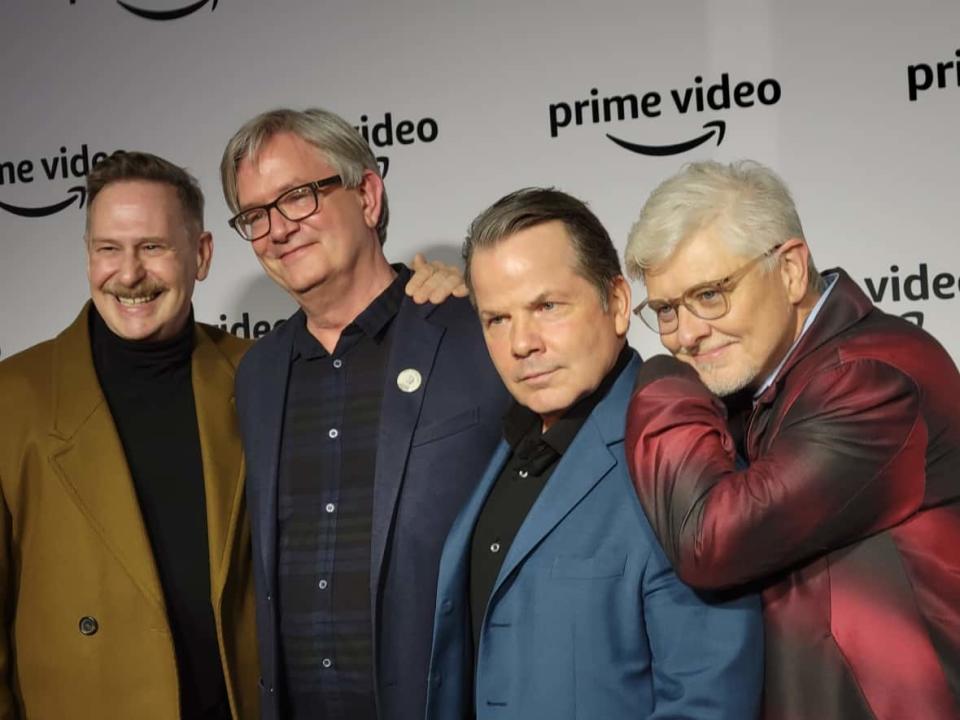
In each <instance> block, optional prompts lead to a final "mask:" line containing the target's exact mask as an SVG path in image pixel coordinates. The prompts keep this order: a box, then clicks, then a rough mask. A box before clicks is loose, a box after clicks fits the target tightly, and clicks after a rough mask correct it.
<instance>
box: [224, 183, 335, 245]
mask: <svg viewBox="0 0 960 720" xmlns="http://www.w3.org/2000/svg"><path fill="white" fill-rule="evenodd" d="M342 184H343V179H342V178H341V177H340V176H339V175H331V176H330V177H325V178H322V179H320V180H314V181H313V182H308V183H307V184H306V185H298V186H297V187H295V188H291V189H289V190H287V191H286V192H285V193H283V194H282V195H281V196H280V197H278V198H277V199H276V200H274V201H273V202H272V203H269V204H267V205H258V206H257V207H252V208H247V209H246V210H243V211H242V212H238V213H237V214H236V215H234V216H233V217H232V218H230V219H229V220H228V221H227V223H228V224H229V225H230V227H232V228H233V229H234V230H236V231H237V234H239V235H240V237H242V238H243V239H244V240H249V241H250V242H253V241H254V240H259V239H260V238H262V237H265V236H267V235H268V234H269V233H270V211H271V210H272V209H273V208H276V209H277V212H278V213H280V214H281V215H283V216H284V217H285V218H286V219H287V220H289V221H290V222H297V221H299V220H303V219H304V218H307V217H310V216H311V215H313V214H314V213H315V212H317V210H319V209H320V198H321V196H322V195H321V193H320V191H321V190H322V189H323V188H329V187H336V186H338V185H342Z"/></svg>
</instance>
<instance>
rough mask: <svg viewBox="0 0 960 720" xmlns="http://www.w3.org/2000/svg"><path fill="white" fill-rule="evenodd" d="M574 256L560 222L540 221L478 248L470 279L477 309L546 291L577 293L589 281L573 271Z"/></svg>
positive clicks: (473, 258) (564, 229)
mask: <svg viewBox="0 0 960 720" xmlns="http://www.w3.org/2000/svg"><path fill="white" fill-rule="evenodd" d="M576 269H577V258H576V253H575V252H574V250H573V245H572V244H571V242H570V236H569V235H568V233H567V229H566V227H565V226H564V225H563V223H562V222H560V221H551V222H547V223H541V224H539V225H535V226H533V227H530V228H526V229H524V230H520V231H519V232H516V233H514V234H513V235H510V236H508V237H506V238H504V239H503V240H500V241H499V242H497V243H496V244H494V245H492V246H490V247H485V248H481V249H478V250H476V251H475V252H474V254H473V257H472V258H471V261H470V279H471V283H472V285H473V289H474V295H475V297H476V300H477V304H478V306H480V309H483V307H484V305H487V304H503V303H510V302H525V301H529V299H531V298H535V297H538V296H540V295H542V294H544V293H548V292H577V291H579V290H580V289H581V286H583V285H585V286H587V287H589V283H588V282H587V281H586V280H585V279H584V278H582V277H580V275H579V274H578V273H577V272H576Z"/></svg>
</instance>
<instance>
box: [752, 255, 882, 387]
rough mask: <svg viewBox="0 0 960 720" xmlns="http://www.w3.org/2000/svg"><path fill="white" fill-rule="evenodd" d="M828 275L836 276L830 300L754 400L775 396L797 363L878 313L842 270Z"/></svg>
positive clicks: (827, 272)
mask: <svg viewBox="0 0 960 720" xmlns="http://www.w3.org/2000/svg"><path fill="white" fill-rule="evenodd" d="M829 275H836V276H837V279H836V281H835V283H834V286H833V288H832V291H831V293H830V297H829V298H825V299H824V303H823V307H822V308H821V312H820V313H819V314H818V315H817V317H816V319H815V320H814V321H811V322H810V326H809V328H808V329H807V331H806V332H805V333H803V334H802V335H801V336H800V338H799V340H798V342H797V343H796V344H795V347H794V348H793V350H792V352H790V353H788V354H787V355H786V359H785V361H784V362H783V363H782V364H781V366H780V368H779V369H778V371H777V374H776V375H775V376H774V378H773V381H772V382H770V383H769V384H767V385H766V386H765V389H764V390H763V392H762V394H761V395H760V396H757V397H756V398H755V400H757V401H760V400H762V399H765V398H769V397H770V396H771V395H772V394H774V393H775V390H776V387H777V384H778V382H779V381H780V379H781V378H783V377H785V376H786V375H787V374H788V373H789V372H790V370H791V369H792V368H793V367H794V366H795V365H796V364H797V363H799V362H800V361H801V360H803V359H804V358H805V357H807V356H808V355H809V354H810V353H812V352H814V351H815V350H816V349H817V348H819V347H820V346H821V345H823V344H824V343H827V342H829V341H830V340H831V339H833V338H834V337H836V336H837V335H839V334H841V333H842V332H844V331H845V330H847V329H848V328H850V327H852V326H854V325H856V324H857V323H858V322H860V321H861V320H863V318H865V317H866V316H867V315H869V314H870V313H872V312H874V311H876V307H875V306H874V304H873V303H872V302H870V299H869V298H868V297H867V296H866V295H864V293H863V290H861V289H860V288H859V287H858V286H857V283H856V282H854V281H853V279H852V278H851V277H850V276H849V275H847V273H846V272H845V271H844V270H843V269H842V268H833V269H831V270H826V271H824V272H823V276H824V277H825V278H826V277H827V276H829ZM811 314H812V313H811Z"/></svg>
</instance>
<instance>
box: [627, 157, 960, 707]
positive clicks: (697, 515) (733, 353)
mask: <svg viewBox="0 0 960 720" xmlns="http://www.w3.org/2000/svg"><path fill="white" fill-rule="evenodd" d="M626 261H627V267H628V271H629V272H631V274H633V275H634V276H635V277H638V278H640V279H642V281H643V283H644V285H645V286H646V289H647V292H648V298H647V299H646V300H645V301H644V302H642V303H641V304H640V306H639V307H638V308H637V314H638V315H639V316H640V318H641V319H642V320H643V321H644V323H645V324H647V325H648V326H649V327H650V328H651V329H652V330H653V331H655V332H658V333H659V334H660V339H661V341H662V343H663V345H664V347H666V348H667V350H669V351H670V352H671V353H672V355H673V357H672V358H671V357H666V356H658V357H655V358H652V359H650V360H648V361H647V362H646V363H644V365H643V367H642V368H641V370H640V373H639V375H638V379H637V384H636V389H635V393H634V396H633V400H632V402H631V405H630V409H629V417H628V431H627V455H628V457H629V458H630V461H631V471H632V475H633V478H634V483H635V485H636V488H637V491H638V493H639V496H640V500H641V502H642V504H643V505H644V509H645V510H646V512H647V515H648V517H649V519H650V521H651V524H652V525H653V527H654V531H655V532H656V533H657V535H658V536H659V538H660V541H661V543H662V544H663V547H664V550H665V551H666V553H667V555H668V557H670V559H671V561H672V562H673V564H674V566H675V568H676V570H677V573H678V574H679V576H680V577H681V578H682V579H683V580H685V581H686V582H687V583H689V584H690V585H692V586H694V587H697V588H701V589H704V590H714V589H734V590H735V589H737V588H743V589H750V590H760V591H761V592H762V597H763V603H764V619H765V630H766V632H765V639H766V674H765V684H764V710H763V717H764V718H766V719H768V720H779V719H781V718H790V719H791V720H841V719H843V720H851V719H854V718H856V719H859V718H864V719H866V718H870V719H878V720H900V719H901V718H924V719H925V720H948V719H953V718H957V717H960V611H958V608H960V551H958V547H960V401H958V399H960V374H958V372H957V368H956V366H955V365H954V363H953V361H952V360H951V359H950V356H949V355H948V354H947V353H946V351H945V350H944V349H943V348H942V347H941V346H940V345H939V344H938V343H937V342H936V340H934V339H933V338H932V337H931V336H930V335H929V334H927V333H925V332H924V331H923V330H921V329H919V328H917V327H916V326H914V325H912V324H911V323H909V322H907V321H905V320H902V319H901V318H897V317H893V316H890V315H887V314H885V313H883V312H881V311H880V310H879V309H877V308H876V307H874V306H873V305H872V304H871V302H870V301H869V300H868V298H867V297H866V296H865V295H864V294H863V292H861V290H860V289H859V288H858V287H857V285H856V284H855V283H854V281H853V280H852V279H851V278H850V277H849V276H848V275H847V274H846V273H844V272H843V270H839V269H836V270H831V271H827V272H825V273H823V275H820V274H818V273H817V271H816V269H815V267H814V265H813V261H812V259H811V256H810V250H809V249H808V247H807V244H806V241H805V239H804V236H803V230H802V228H801V225H800V219H799V217H798V215H797V212H796V209H795V207H794V204H793V200H792V198H791V197H790V193H789V191H788V190H787V188H786V186H785V185H784V184H783V182H782V181H781V180H780V178H778V177H777V176H776V175H775V174H774V173H772V172H771V171H770V170H768V169H767V168H765V167H763V166H761V165H758V164H756V163H752V162H742V163H737V164H733V165H721V164H719V163H714V162H705V163H695V164H692V165H689V166H687V167H686V168H684V169H683V170H682V171H681V172H680V173H678V174H677V175H675V176H674V177H672V178H670V179H668V180H667V181H665V182H664V183H663V184H661V185H660V186H659V187H658V188H657V189H656V190H655V191H654V192H653V193H652V194H651V196H650V198H649V199H648V201H647V203H646V205H645V206H644V208H643V210H642V212H641V214H640V218H639V220H638V221H637V223H636V224H635V226H634V228H633V230H632V231H631V233H630V239H629V243H628V246H627V251H626ZM721 398H722V399H721ZM728 408H729V410H730V412H731V417H730V422H729V424H728V419H727V412H728ZM736 408H741V409H740V410H737V409H736ZM734 428H740V430H739V431H737V430H733V429H734Z"/></svg>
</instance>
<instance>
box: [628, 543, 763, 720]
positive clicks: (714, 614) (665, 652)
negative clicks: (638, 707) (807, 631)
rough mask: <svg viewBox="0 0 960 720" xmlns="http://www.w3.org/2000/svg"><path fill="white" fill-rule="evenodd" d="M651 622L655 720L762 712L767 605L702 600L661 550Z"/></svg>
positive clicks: (723, 719)
mask: <svg viewBox="0 0 960 720" xmlns="http://www.w3.org/2000/svg"><path fill="white" fill-rule="evenodd" d="M643 608H644V622H645V625H646V627H647V633H648V636H649V641H650V653H651V657H652V669H653V697H654V707H653V712H652V714H651V715H650V716H649V720H667V719H668V718H669V719H670V720H680V719H683V720H687V719H689V720H750V719H751V718H756V717H757V716H758V713H759V709H760V698H761V688H762V686H763V630H762V620H761V610H760V598H759V596H757V595H753V594H749V595H741V596H739V597H736V598H729V599H725V600H724V601H722V602H720V601H719V598H715V597H710V596H707V595H698V594H697V593H696V592H694V591H693V590H692V589H691V588H690V587H689V586H687V585H684V584H683V583H682V582H680V580H679V578H677V575H676V573H675V572H674V571H673V569H672V568H671V567H670V564H669V563H668V562H667V559H666V557H664V555H663V553H662V552H661V551H660V549H659V548H656V552H655V553H654V554H653V556H652V557H651V560H650V562H648V564H647V571H646V573H645V578H644V590H643Z"/></svg>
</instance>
